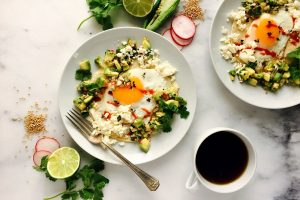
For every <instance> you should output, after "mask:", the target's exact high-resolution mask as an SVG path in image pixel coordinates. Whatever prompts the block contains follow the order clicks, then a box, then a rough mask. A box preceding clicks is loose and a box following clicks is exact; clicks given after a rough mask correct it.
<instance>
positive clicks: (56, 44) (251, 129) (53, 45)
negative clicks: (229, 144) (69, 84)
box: [0, 0, 300, 200]
mask: <svg viewBox="0 0 300 200" xmlns="http://www.w3.org/2000/svg"><path fill="white" fill-rule="evenodd" d="M227 1H229V0H227ZM221 2H222V0H202V1H201V5H202V7H203V8H204V9H205V11H206V14H205V18H206V20H205V22H202V23H200V24H199V26H198V27H197V34H196V36H195V39H194V41H193V44H192V45H191V46H189V47H186V48H184V50H183V51H182V53H183V54H184V56H185V57H186V59H187V60H188V62H189V63H190V66H191V68H192V70H193V72H194V73H193V76H194V78H195V80H196V82H197V87H198V90H197V95H198V105H197V110H196V115H195V119H194V123H193V124H192V126H191V128H190V130H189V132H188V133H187V135H186V137H185V138H184V139H183V140H182V141H181V142H180V143H179V145H178V146H176V147H175V148H174V149H173V150H172V151H171V152H170V153H168V154H167V155H165V156H163V157H162V158H159V159H157V160H155V161H153V162H150V163H147V164H143V165H141V167H142V168H143V169H145V170H146V171H148V172H149V173H151V174H153V175H154V176H156V177H157V178H159V180H160V182H161V186H160V188H159V189H158V190H157V191H156V192H149V191H147V189H146V188H145V187H144V185H143V184H141V182H140V181H139V180H138V179H137V178H136V177H135V176H134V175H133V173H131V172H130V171H129V170H128V169H127V168H126V167H123V166H116V165H111V164H106V169H105V170H104V172H103V173H104V175H105V176H107V177H108V178H109V179H110V183H109V184H108V186H107V187H106V188H105V190H104V195H105V199H111V200H115V199H116V200H117V199H125V200H127V199H128V200H140V199H144V200H153V199H155V200H156V199H158V200H169V199H174V200H182V199H189V200H196V199H205V200H299V199H300V106H295V107H292V108H288V109H282V110H266V109H260V108H257V107H254V106H251V105H248V104H246V103H244V102H242V101H241V100H239V99H238V98H237V97H235V96H233V95H232V94H231V93H230V92H229V91H228V90H227V89H226V88H225V87H224V86H223V85H222V83H221V82H220V81H219V79H218V78H217V75H216V74H215V72H214V69H213V66H212V63H211V60H210V55H209V51H208V49H209V47H208V39H209V30H210V27H211V23H212V19H213V17H214V15H215V13H216V10H217V8H218V6H219V5H220V3H221ZM114 13H115V14H116V17H115V18H114V21H113V22H114V24H115V26H116V27H118V26H141V21H140V20H137V19H135V18H133V17H128V16H127V15H126V14H125V12H124V11H121V10H116V11H114ZM87 16H88V12H87V6H86V4H85V1H84V0H64V1H60V0H53V1H40V0H27V1H18V0H2V1H1V7H0V72H1V73H0V76H1V84H0V90H1V91H4V95H2V97H1V104H0V177H1V178H0V186H1V187H0V199H9V200H19V199H25V200H27V199H28V200H29V199H30V200H40V199H42V198H43V197H47V196H51V195H53V194H56V193H58V192H60V191H62V190H63V188H64V183H63V182H60V181H58V182H56V183H52V182H50V181H48V180H47V179H45V178H44V176H43V175H42V174H39V173H37V172H35V171H34V170H33V169H32V160H31V155H32V151H33V148H34V143H35V141H36V140H37V138H38V136H33V137H30V138H27V137H24V128H23V123H22V117H23V116H24V115H25V114H26V112H27V111H28V109H30V108H31V107H32V106H33V105H34V104H35V102H38V103H39V104H40V106H41V107H42V108H44V107H45V108H47V109H45V110H44V111H43V112H45V113H46V114H47V115H48V120H47V130H48V132H47V133H46V134H47V135H52V136H54V137H57V138H58V139H59V140H60V141H61V144H62V145H64V146H74V147H75V148H77V149H78V150H79V151H80V154H81V155H82V158H83V162H85V161H86V160H88V159H90V158H91V157H90V156H89V155H87V154H86V153H85V152H84V151H83V150H82V149H80V148H79V147H78V146H77V145H76V144H75V143H74V141H73V140H72V139H71V138H70V137H69V136H68V133H67V132H66V130H65V128H64V126H63V124H62V120H61V118H60V115H59V111H58V105H57V99H58V98H59V97H58V96H57V91H58V86H59V79H60V76H61V74H62V71H63V68H64V65H65V64H66V62H67V60H68V59H69V57H70V56H71V55H72V53H74V51H75V49H76V48H77V47H78V46H79V45H80V44H81V43H82V42H84V41H85V40H87V39H88V38H89V37H91V36H92V35H94V34H96V33H98V32H99V31H101V28H100V27H99V26H98V25H97V23H96V22H95V21H93V20H91V21H89V22H87V23H86V24H85V25H84V26H83V27H82V29H81V30H80V31H76V28H77V26H78V24H79V22H80V21H81V20H82V19H84V18H86V17H87ZM167 27H168V25H166V26H165V27H163V28H162V29H161V30H164V29H165V28H167ZM287 98H288V97H287ZM216 126H226V127H230V128H234V129H237V130H240V131H242V132H244V133H245V134H246V135H247V136H248V137H249V138H250V140H251V141H252V142H253V144H254V147H255V149H256V152H257V161H258V165H257V171H256V174H255V177H254V178H253V180H252V181H251V182H250V183H249V184H248V185H247V186H246V187H245V188H243V189H242V190H240V191H238V192H235V193H232V194H216V193H214V192H211V191H209V190H207V189H205V188H203V187H200V189H198V190H193V191H188V190H186V189H185V181H186V179H187V177H188V176H189V174H190V172H191V170H192V168H193V167H192V160H193V148H194V144H195V140H197V138H198V137H199V135H200V134H201V132H202V131H203V130H206V129H208V128H212V127H216Z"/></svg>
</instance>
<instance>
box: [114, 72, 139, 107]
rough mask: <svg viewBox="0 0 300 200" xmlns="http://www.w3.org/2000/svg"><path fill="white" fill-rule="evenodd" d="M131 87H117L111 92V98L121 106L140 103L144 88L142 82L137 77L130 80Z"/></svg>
mask: <svg viewBox="0 0 300 200" xmlns="http://www.w3.org/2000/svg"><path fill="white" fill-rule="evenodd" d="M130 82H131V84H130V85H131V86H121V87H117V88H116V89H115V90H114V91H113V97H114V98H115V99H116V100H117V101H118V102H120V103H121V104H123V105H129V104H132V103H135V102H138V101H140V100H141V99H142V98H143V96H144V93H143V92H142V91H143V90H144V86H143V83H142V81H141V80H140V79H139V78H137V77H132V78H130Z"/></svg>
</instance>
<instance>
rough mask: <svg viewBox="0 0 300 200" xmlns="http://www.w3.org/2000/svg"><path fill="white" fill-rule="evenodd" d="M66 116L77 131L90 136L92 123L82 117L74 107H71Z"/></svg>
mask: <svg viewBox="0 0 300 200" xmlns="http://www.w3.org/2000/svg"><path fill="white" fill-rule="evenodd" d="M66 117H67V119H68V120H69V121H70V122H71V123H72V124H73V125H74V126H75V127H76V128H77V129H78V130H79V131H81V132H82V133H84V134H86V136H90V135H91V133H92V132H93V126H92V124H91V123H90V122H89V121H88V120H87V119H85V118H83V117H82V116H81V114H80V113H79V112H78V111H77V110H76V109H74V108H72V109H71V110H69V112H67V115H66Z"/></svg>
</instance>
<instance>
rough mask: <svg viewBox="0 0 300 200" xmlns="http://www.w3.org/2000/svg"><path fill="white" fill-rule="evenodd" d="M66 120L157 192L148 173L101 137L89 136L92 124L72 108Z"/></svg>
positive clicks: (157, 182) (156, 183) (154, 182)
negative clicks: (105, 148)
mask: <svg viewBox="0 0 300 200" xmlns="http://www.w3.org/2000/svg"><path fill="white" fill-rule="evenodd" d="M66 117H67V119H68V120H70V122H71V123H72V124H73V125H74V126H75V127H76V128H77V129H78V130H79V131H80V132H81V133H82V134H83V135H84V136H85V137H86V138H87V139H88V140H89V141H90V142H91V143H93V144H102V145H104V146H105V147H107V148H108V149H109V150H111V151H112V152H113V153H114V154H115V155H116V156H117V157H118V158H120V159H121V160H122V161H123V162H124V163H125V164H126V165H127V166H128V167H129V168H130V169H132V170H133V171H134V172H135V174H136V175H138V177H140V179H141V180H142V181H143V182H144V183H145V185H146V186H147V187H148V188H149V190H151V191H155V190H157V188H158V187H159V181H158V180H157V179H156V178H154V177H153V176H151V175H149V174H148V173H146V172H144V171H143V170H142V169H140V168H139V167H137V166H136V165H134V164H133V163H132V162H130V161H129V160H127V159H126V158H125V157H124V156H122V155H121V154H120V153H119V152H118V151H117V150H116V149H114V148H113V147H112V146H111V145H109V144H106V143H105V142H103V141H102V138H101V137H94V136H92V135H91V133H92V132H93V130H94V128H93V126H92V124H91V123H90V122H89V121H88V120H86V119H85V118H83V117H82V116H81V114H80V113H79V112H78V111H77V110H76V109H74V108H72V109H71V110H70V111H69V112H68V113H67V115H66Z"/></svg>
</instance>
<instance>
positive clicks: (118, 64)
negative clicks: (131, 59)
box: [114, 59, 122, 72]
mask: <svg viewBox="0 0 300 200" xmlns="http://www.w3.org/2000/svg"><path fill="white" fill-rule="evenodd" d="M114 64H115V66H116V68H117V71H118V72H121V71H122V67H121V65H120V63H119V61H118V60H117V59H114Z"/></svg>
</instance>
